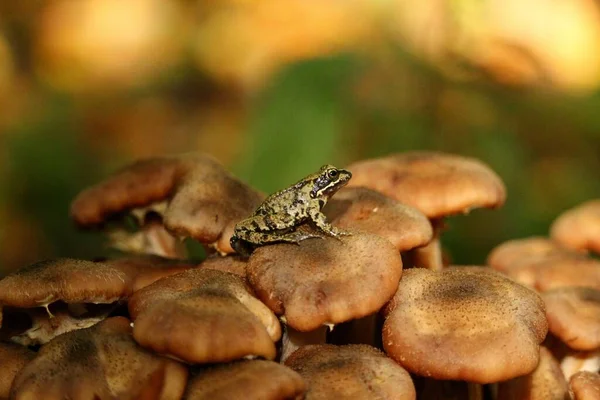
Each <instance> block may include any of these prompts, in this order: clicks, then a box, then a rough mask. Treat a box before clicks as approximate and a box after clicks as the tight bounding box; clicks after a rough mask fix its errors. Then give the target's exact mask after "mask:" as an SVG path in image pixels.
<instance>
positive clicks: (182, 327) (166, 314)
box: [128, 268, 281, 363]
mask: <svg viewBox="0 0 600 400" xmlns="http://www.w3.org/2000/svg"><path fill="white" fill-rule="evenodd" d="M128 305H129V312H130V315H131V316H132V318H133V319H134V329H133V335H134V337H135V340H136V341H137V342H138V343H140V344H141V345H142V346H144V347H147V348H150V349H152V350H154V351H156V352H158V353H161V354H169V355H171V356H174V357H177V358H179V359H182V360H186V361H188V362H192V363H208V362H226V361H232V360H236V359H240V358H242V357H245V356H261V357H264V358H267V359H273V358H275V345H274V342H275V341H277V340H278V339H279V338H280V336H281V328H280V325H279V321H278V320H277V318H276V317H275V316H274V315H273V313H272V312H271V311H270V310H269V309H268V308H267V307H266V306H264V305H263V304H262V303H261V302H260V301H259V300H258V299H256V298H255V297H253V294H252V292H251V290H250V288H248V287H247V285H246V283H245V281H244V279H243V278H242V277H240V276H239V275H236V274H233V273H229V272H223V271H218V270H211V269H204V268H198V269H193V270H189V271H186V272H183V273H181V274H177V275H173V276H170V277H168V278H165V279H162V280H160V281H157V282H155V283H153V284H152V285H150V286H147V287H146V288H144V289H142V290H140V291H138V292H136V293H135V294H134V295H133V296H132V297H131V299H130V300H129V303H128Z"/></svg>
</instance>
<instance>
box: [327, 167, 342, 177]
mask: <svg viewBox="0 0 600 400" xmlns="http://www.w3.org/2000/svg"><path fill="white" fill-rule="evenodd" d="M327 175H329V177H330V178H331V179H335V178H337V176H338V175H339V172H338V170H337V169H330V170H329V172H327Z"/></svg>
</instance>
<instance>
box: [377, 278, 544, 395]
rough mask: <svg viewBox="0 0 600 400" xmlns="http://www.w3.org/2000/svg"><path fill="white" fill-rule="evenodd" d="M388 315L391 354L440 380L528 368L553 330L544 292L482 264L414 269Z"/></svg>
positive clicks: (501, 375) (386, 338)
mask: <svg viewBox="0 0 600 400" xmlns="http://www.w3.org/2000/svg"><path fill="white" fill-rule="evenodd" d="M384 314H385V316H386V320H385V324H384V327H383V347H384V349H385V351H386V353H387V354H388V355H389V356H390V357H392V358H393V359H394V360H396V361H397V362H398V363H400V365H402V366H403V367H404V368H406V369H407V370H408V371H409V372H412V373H415V374H417V375H422V376H426V377H432V378H435V379H449V380H464V381H467V382H475V383H490V382H498V381H502V380H507V379H511V378H514V377H517V376H521V375H525V374H528V373H530V372H532V371H533V370H534V369H535V367H536V366H537V364H538V361H539V343H540V342H541V341H542V340H543V339H544V337H545V336H546V331H547V322H546V318H545V309H544V303H543V301H542V299H541V298H540V296H539V295H538V294H536V293H535V292H534V291H532V290H530V289H527V288H526V287H524V286H521V285H519V284H518V283H515V282H513V281H511V280H510V279H507V278H506V277H504V276H502V275H501V274H499V273H496V272H494V271H491V270H488V269H485V268H481V267H452V268H447V269H445V270H443V271H431V270H427V269H422V268H413V269H408V270H406V271H405V272H404V274H403V277H402V283H401V285H400V286H399V287H398V291H397V292H396V294H395V295H394V297H393V298H392V300H391V301H390V303H389V304H388V305H387V306H386V309H385V310H384Z"/></svg>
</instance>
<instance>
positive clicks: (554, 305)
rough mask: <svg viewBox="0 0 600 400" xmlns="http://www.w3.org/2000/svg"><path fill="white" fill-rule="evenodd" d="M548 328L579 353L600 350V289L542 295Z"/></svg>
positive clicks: (575, 289) (549, 292)
mask: <svg viewBox="0 0 600 400" xmlns="http://www.w3.org/2000/svg"><path fill="white" fill-rule="evenodd" d="M542 298H543V299H544V302H545V303H546V316H547V317H548V329H549V330H550V332H552V333H553V334H554V335H555V336H557V337H559V338H560V339H561V340H562V341H563V342H564V343H566V344H567V345H568V346H569V347H571V348H572V349H575V350H594V349H597V348H599V347H600V290H597V289H591V288H583V287H563V288H557V289H553V290H549V291H547V292H544V293H542Z"/></svg>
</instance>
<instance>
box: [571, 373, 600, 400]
mask: <svg viewBox="0 0 600 400" xmlns="http://www.w3.org/2000/svg"><path fill="white" fill-rule="evenodd" d="M569 386H570V388H571V392H572V393H573V400H598V399H600V375H599V374H598V373H597V372H588V371H582V372H578V373H576V374H575V375H573V376H572V377H571V379H570V380H569Z"/></svg>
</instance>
